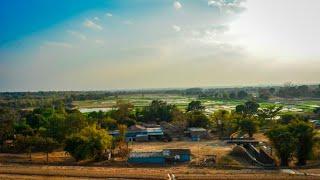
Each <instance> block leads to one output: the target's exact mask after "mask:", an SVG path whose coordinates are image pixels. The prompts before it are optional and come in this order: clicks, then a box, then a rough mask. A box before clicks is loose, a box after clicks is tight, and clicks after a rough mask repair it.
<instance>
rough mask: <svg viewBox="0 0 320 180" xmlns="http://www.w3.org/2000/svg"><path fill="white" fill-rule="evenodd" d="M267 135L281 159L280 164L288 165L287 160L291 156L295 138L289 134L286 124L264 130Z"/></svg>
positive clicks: (294, 146) (295, 143)
mask: <svg viewBox="0 0 320 180" xmlns="http://www.w3.org/2000/svg"><path fill="white" fill-rule="evenodd" d="M266 135H267V137H268V138H269V139H270V141H271V143H272V145H273V147H274V148H275V149H276V153H277V155H278V157H279V158H280V160H281V164H280V165H281V166H288V164H289V160H290V159H291V158H292V156H293V154H294V152H295V149H296V145H297V140H296V138H295V137H294V136H293V135H292V134H291V132H290V130H289V129H288V127H287V126H284V125H279V126H275V127H273V128H272V129H270V130H269V131H267V132H266Z"/></svg>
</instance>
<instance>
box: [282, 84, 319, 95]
mask: <svg viewBox="0 0 320 180" xmlns="http://www.w3.org/2000/svg"><path fill="white" fill-rule="evenodd" d="M277 95H278V96H279V97H283V98H297V97H320V85H319V86H318V87H310V86H307V85H301V86H295V85H293V84H291V83H288V84H285V85H284V86H283V87H280V88H279V90H278V93H277Z"/></svg>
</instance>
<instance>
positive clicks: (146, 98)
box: [74, 94, 320, 113]
mask: <svg viewBox="0 0 320 180" xmlns="http://www.w3.org/2000/svg"><path fill="white" fill-rule="evenodd" d="M155 99H157V100H163V101H166V102H168V103H169V104H175V105H176V106H177V107H178V108H180V109H185V108H186V107H187V105H188V103H189V102H191V101H192V100H196V99H197V97H196V96H182V95H166V94H146V95H122V96H117V97H108V98H106V99H103V100H86V101H75V102H74V105H75V106H77V107H78V108H79V109H80V111H82V112H89V111H99V110H103V111H108V110H110V108H112V107H113V106H115V105H116V102H117V101H119V100H122V101H125V102H130V103H132V104H133V105H134V106H135V107H138V108H139V107H140V108H141V107H145V106H147V105H149V104H150V103H151V101H152V100H155ZM200 100H201V101H202V103H203V104H204V105H205V106H206V111H207V112H208V113H211V112H214V111H216V110H218V109H225V110H232V109H234V108H235V107H236V106H237V105H239V104H242V103H244V102H245V100H212V99H200ZM273 104H277V105H282V106H284V109H283V111H286V112H311V111H312V110H313V109H314V108H316V107H319V106H320V100H309V99H308V100H307V99H306V100H303V99H279V98H277V99H271V100H269V101H266V102H260V106H261V107H265V106H268V105H273Z"/></svg>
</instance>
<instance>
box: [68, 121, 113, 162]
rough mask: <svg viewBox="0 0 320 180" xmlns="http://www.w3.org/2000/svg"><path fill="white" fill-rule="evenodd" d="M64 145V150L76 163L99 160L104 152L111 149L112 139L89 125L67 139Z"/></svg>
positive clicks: (94, 126) (102, 131) (102, 130)
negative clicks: (85, 160) (93, 159)
mask: <svg viewBox="0 0 320 180" xmlns="http://www.w3.org/2000/svg"><path fill="white" fill-rule="evenodd" d="M65 144H66V145H65V148H64V150H65V151H67V152H68V153H70V154H71V156H72V157H74V158H75V159H76V160H77V161H79V160H84V159H92V158H95V159H99V158H101V155H102V153H103V152H104V151H105V150H107V149H109V148H111V145H112V137H111V136H110V135H109V134H108V133H107V131H106V130H104V129H97V128H96V125H91V126H88V127H86V128H84V129H82V130H81V131H80V132H79V133H77V134H74V135H71V136H70V137H68V138H67V139H66V141H65Z"/></svg>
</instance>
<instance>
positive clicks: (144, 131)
mask: <svg viewBox="0 0 320 180" xmlns="http://www.w3.org/2000/svg"><path fill="white" fill-rule="evenodd" d="M109 134H110V135H112V136H119V131H118V130H116V131H111V132H109ZM163 136H164V133H163V130H162V128H161V127H150V128H149V127H148V128H147V127H144V126H141V125H133V126H130V127H129V128H128V129H127V132H126V141H127V142H130V141H140V142H143V141H150V140H162V139H163Z"/></svg>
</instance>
